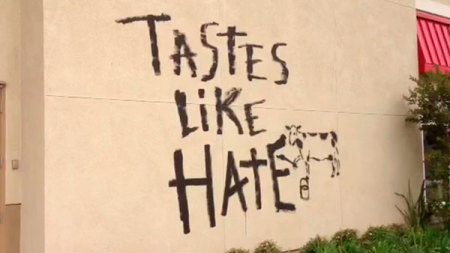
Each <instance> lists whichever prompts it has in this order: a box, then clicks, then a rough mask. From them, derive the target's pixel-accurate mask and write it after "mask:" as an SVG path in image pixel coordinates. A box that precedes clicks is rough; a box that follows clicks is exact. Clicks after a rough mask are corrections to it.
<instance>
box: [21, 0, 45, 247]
mask: <svg viewBox="0 0 450 253" xmlns="http://www.w3.org/2000/svg"><path fill="white" fill-rule="evenodd" d="M20 2H21V24H22V25H21V36H22V37H21V38H22V43H21V49H22V50H21V52H22V53H21V61H22V64H21V66H22V69H21V75H22V101H21V102H22V163H21V164H22V165H21V170H22V173H23V174H22V208H21V231H20V232H21V234H20V235H21V238H20V239H21V246H20V249H21V252H22V253H43V252H44V141H45V140H44V82H43V81H44V58H43V35H44V32H43V3H42V1H38V0H21V1H20Z"/></svg>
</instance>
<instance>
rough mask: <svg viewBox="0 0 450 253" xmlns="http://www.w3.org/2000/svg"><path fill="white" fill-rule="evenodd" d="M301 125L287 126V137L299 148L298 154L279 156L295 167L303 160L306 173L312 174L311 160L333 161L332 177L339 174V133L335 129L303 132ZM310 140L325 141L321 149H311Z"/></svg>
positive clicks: (291, 144) (291, 143) (290, 142)
mask: <svg viewBox="0 0 450 253" xmlns="http://www.w3.org/2000/svg"><path fill="white" fill-rule="evenodd" d="M300 129H301V126H300V125H299V126H295V125H291V126H286V130H288V134H287V139H288V143H289V145H290V146H291V147H294V148H295V149H297V150H298V154H296V155H294V157H292V156H291V157H290V158H288V157H286V156H285V155H282V154H281V155H278V156H277V158H278V159H280V160H283V161H286V162H289V163H290V164H291V165H292V166H293V168H298V164H299V163H300V161H303V163H304V165H305V168H306V175H307V176H308V177H309V175H310V164H311V161H317V162H322V161H329V162H330V163H331V168H332V172H331V177H335V176H339V174H340V161H339V157H338V156H339V149H338V147H337V141H338V138H337V134H336V133H335V132H334V131H330V132H301V131H300ZM310 140H320V141H321V142H322V143H323V146H321V148H320V150H311V148H310V147H309V148H308V147H307V146H308V145H307V142H308V141H310Z"/></svg>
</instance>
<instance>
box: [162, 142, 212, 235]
mask: <svg viewBox="0 0 450 253" xmlns="http://www.w3.org/2000/svg"><path fill="white" fill-rule="evenodd" d="M204 149H205V174H206V177H205V178H185V177H184V169H183V152H182V150H181V149H178V150H175V152H174V154H173V159H174V169H175V179H173V180H170V181H169V187H176V188H177V194H178V205H179V210H180V219H181V221H182V222H183V232H184V233H185V234H188V233H190V231H191V229H190V225H189V204H188V200H187V194H186V187H187V186H206V201H207V209H208V216H209V222H210V227H215V226H216V218H215V210H214V194H213V181H212V168H211V151H210V146H209V145H205V147H204Z"/></svg>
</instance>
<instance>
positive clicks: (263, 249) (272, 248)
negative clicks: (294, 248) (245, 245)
mask: <svg viewBox="0 0 450 253" xmlns="http://www.w3.org/2000/svg"><path fill="white" fill-rule="evenodd" d="M281 252H282V251H281V248H280V247H278V245H277V244H276V243H275V242H273V241H264V242H262V243H260V244H259V245H258V247H256V249H255V251H254V253H281Z"/></svg>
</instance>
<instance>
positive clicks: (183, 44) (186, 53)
mask: <svg viewBox="0 0 450 253" xmlns="http://www.w3.org/2000/svg"><path fill="white" fill-rule="evenodd" d="M170 20H171V17H170V15H167V14H164V13H163V14H161V15H146V16H136V17H128V18H124V19H119V20H116V22H117V23H120V24H130V23H134V22H146V23H147V26H148V31H149V35H150V47H151V54H152V67H153V71H154V73H155V75H161V61H160V50H159V47H158V32H157V29H156V26H157V24H158V23H159V22H167V21H170ZM218 25H219V24H218V23H216V22H208V23H204V24H202V25H201V26H200V41H201V43H202V46H203V47H205V48H207V49H209V50H210V51H211V55H212V60H211V66H210V68H209V71H208V73H206V74H204V75H202V77H201V81H203V82H207V81H210V80H212V79H214V77H215V76H216V72H217V68H218V64H219V48H218V47H217V46H216V45H212V44H211V43H209V42H208V33H207V30H208V28H209V27H211V26H218ZM173 36H174V52H173V53H172V54H171V55H169V57H170V59H172V61H173V64H174V69H173V72H174V74H175V75H180V74H181V60H182V59H183V58H184V59H185V60H186V61H187V64H188V67H189V69H190V71H191V77H193V78H195V77H197V64H196V62H195V57H196V56H197V53H195V52H194V50H193V49H192V47H191V46H190V45H189V44H188V42H187V36H186V35H185V34H184V33H182V32H181V31H180V30H178V29H175V30H173ZM216 36H218V37H224V38H226V47H227V52H228V72H229V74H230V75H235V74H236V54H235V50H236V39H237V38H238V37H246V36H247V33H246V32H243V31H238V29H237V28H236V26H228V27H227V29H226V31H224V32H219V33H216ZM285 46H286V43H275V44H273V45H272V46H271V49H270V52H271V55H272V61H273V62H274V63H276V64H277V65H279V69H280V79H279V80H275V81H274V83H276V84H278V85H282V84H287V82H288V78H289V69H288V67H287V64H286V61H284V60H283V59H281V58H280V57H279V55H278V50H279V48H280V47H285ZM237 48H242V49H243V50H245V52H246V56H247V57H246V61H245V63H246V73H247V79H248V81H253V80H267V78H266V77H264V76H261V75H257V74H255V73H254V66H255V65H256V64H257V63H259V62H262V59H258V58H256V56H255V53H256V52H255V51H256V50H259V49H263V48H264V46H263V45H259V44H251V43H244V44H241V45H239V46H237Z"/></svg>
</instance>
